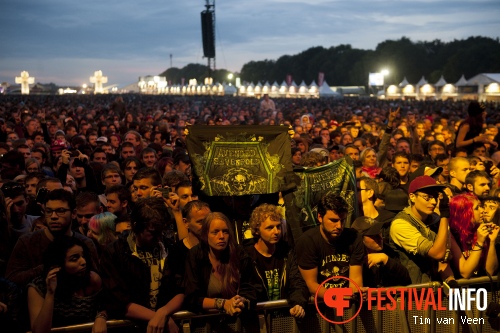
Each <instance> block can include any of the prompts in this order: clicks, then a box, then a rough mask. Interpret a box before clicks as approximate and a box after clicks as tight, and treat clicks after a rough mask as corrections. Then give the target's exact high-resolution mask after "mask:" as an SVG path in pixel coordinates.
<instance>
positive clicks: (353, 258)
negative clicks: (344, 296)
mask: <svg viewBox="0 0 500 333" xmlns="http://www.w3.org/2000/svg"><path fill="white" fill-rule="evenodd" d="M320 228H321V226H317V227H316V228H314V229H310V230H308V231H306V232H305V233H304V234H302V236H300V238H299V239H298V241H297V245H296V246H295V251H296V253H297V262H298V265H299V267H300V268H302V269H304V270H310V269H314V268H318V277H317V279H318V283H320V284H321V283H322V282H323V281H325V280H326V279H328V278H330V277H333V276H343V277H349V266H361V265H363V259H364V257H365V247H364V245H363V239H362V237H361V235H358V233H357V231H356V230H354V229H350V228H345V229H344V230H343V231H342V233H341V234H340V236H339V238H338V239H337V240H336V241H335V242H332V243H329V242H327V241H326V240H325V239H324V238H323V237H322V236H321V232H320ZM348 285H349V284H348V283H347V280H344V279H333V280H331V281H329V282H328V283H326V284H325V285H324V287H325V288H343V287H347V286H348Z"/></svg>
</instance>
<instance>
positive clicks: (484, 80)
mask: <svg viewBox="0 0 500 333" xmlns="http://www.w3.org/2000/svg"><path fill="white" fill-rule="evenodd" d="M468 83H469V85H476V86H477V92H478V99H479V100H499V99H500V73H481V74H478V75H476V76H474V77H471V78H470V79H469V81H468Z"/></svg>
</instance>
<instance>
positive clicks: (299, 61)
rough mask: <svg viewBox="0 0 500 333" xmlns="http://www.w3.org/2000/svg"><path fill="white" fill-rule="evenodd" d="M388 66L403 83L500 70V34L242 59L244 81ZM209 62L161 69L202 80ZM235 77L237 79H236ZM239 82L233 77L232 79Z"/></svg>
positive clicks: (337, 77) (349, 75)
mask: <svg viewBox="0 0 500 333" xmlns="http://www.w3.org/2000/svg"><path fill="white" fill-rule="evenodd" d="M382 69H388V70H389V75H388V76H387V77H386V79H385V80H386V84H398V83H400V82H401V81H402V80H403V78H404V77H406V78H407V80H408V81H409V82H410V83H417V82H418V81H419V80H420V78H421V77H422V76H425V78H426V79H427V81H429V83H435V82H437V81H438V80H439V78H440V77H441V75H443V76H444V78H445V80H446V81H447V82H449V83H454V82H456V81H458V80H459V79H460V77H461V76H462V74H463V75H465V77H466V78H467V79H469V78H471V77H472V76H474V75H476V74H480V73H500V41H499V39H498V38H496V39H492V38H488V37H469V38H467V39H462V40H453V41H450V42H442V41H441V40H439V39H436V40H433V41H430V42H429V41H418V42H413V41H411V40H410V39H409V38H407V37H402V38H401V39H399V40H386V41H384V42H381V43H379V44H378V45H377V47H376V49H375V50H362V49H356V48H353V47H352V46H351V45H348V44H346V45H344V44H342V45H338V46H332V47H330V48H325V47H322V46H315V47H311V48H309V49H307V50H305V51H303V52H301V53H299V54H296V55H283V56H281V57H279V58H278V59H277V60H272V59H265V60H259V61H250V62H248V63H246V64H244V65H243V67H242V68H241V72H240V73H239V77H240V78H241V80H242V82H243V81H247V82H253V83H255V84H257V83H258V82H262V83H264V82H265V81H269V82H270V83H273V82H274V81H277V82H278V83H279V84H281V82H283V81H284V80H285V79H286V77H287V75H291V76H292V78H293V80H294V81H295V82H296V83H297V84H299V83H300V82H301V81H302V80H304V81H305V82H306V83H307V84H310V83H311V82H312V81H313V80H314V81H316V82H317V80H318V73H319V72H322V73H324V77H325V80H327V82H328V84H330V85H334V86H350V85H355V86H361V85H366V84H367V81H368V73H371V72H379V71H381V70H382ZM207 73H208V67H207V66H204V65H201V64H189V65H187V66H185V67H184V68H181V69H179V68H169V69H168V70H166V71H164V72H163V73H161V74H160V75H163V76H166V77H167V80H168V81H171V82H172V83H174V84H176V83H181V78H185V83H186V84H187V83H188V80H189V79H190V78H196V79H197V80H198V83H203V79H204V78H205V77H206V76H207ZM228 74H229V71H227V70H225V69H218V70H216V71H215V72H212V77H213V78H214V82H228V79H227V75H228ZM233 80H234V79H233ZM233 83H234V82H233Z"/></svg>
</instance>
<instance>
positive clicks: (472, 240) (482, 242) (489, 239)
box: [449, 193, 500, 278]
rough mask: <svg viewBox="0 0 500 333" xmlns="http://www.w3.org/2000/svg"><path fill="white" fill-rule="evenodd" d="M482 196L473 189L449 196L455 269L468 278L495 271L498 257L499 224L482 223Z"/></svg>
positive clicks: (494, 272)
mask: <svg viewBox="0 0 500 333" xmlns="http://www.w3.org/2000/svg"><path fill="white" fill-rule="evenodd" d="M481 214H482V208H481V203H480V201H479V199H478V198H477V197H476V196H475V195H474V194H471V193H466V194H460V195H457V196H455V197H453V198H452V199H451V200H450V219H449V224H450V230H451V233H452V235H453V237H452V240H451V243H452V246H451V251H452V257H453V266H454V270H455V272H459V273H460V276H462V277H464V278H469V277H471V276H473V275H481V272H482V273H483V275H484V272H485V271H486V272H487V273H488V274H490V275H494V274H496V271H497V269H498V258H497V254H496V251H495V240H496V239H497V236H498V232H499V230H500V228H499V227H498V226H497V225H495V224H494V223H481Z"/></svg>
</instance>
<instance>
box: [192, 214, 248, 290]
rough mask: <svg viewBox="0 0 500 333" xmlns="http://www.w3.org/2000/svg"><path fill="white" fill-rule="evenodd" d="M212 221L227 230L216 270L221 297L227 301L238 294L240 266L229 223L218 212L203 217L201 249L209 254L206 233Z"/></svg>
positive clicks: (224, 216) (225, 217)
mask: <svg viewBox="0 0 500 333" xmlns="http://www.w3.org/2000/svg"><path fill="white" fill-rule="evenodd" d="M214 220H221V221H223V222H224V223H225V224H226V226H227V228H228V229H229V240H228V245H227V247H226V248H225V249H224V251H222V254H221V256H220V258H219V259H220V263H221V264H220V266H219V270H218V271H219V273H220V275H221V276H222V296H223V297H224V298H227V299H229V298H231V297H233V296H235V295H236V293H237V292H238V288H239V285H240V267H239V266H240V265H239V258H238V252H237V247H236V241H235V237H234V232H233V229H232V226H231V222H230V221H229V219H228V218H227V216H226V215H224V214H222V213H219V212H213V213H210V214H208V215H207V216H206V217H205V220H204V222H203V227H202V228H201V240H202V242H201V247H202V249H203V250H204V251H205V252H206V253H210V249H209V245H208V233H209V231H210V225H211V224H212V222H213V221H214Z"/></svg>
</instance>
